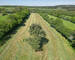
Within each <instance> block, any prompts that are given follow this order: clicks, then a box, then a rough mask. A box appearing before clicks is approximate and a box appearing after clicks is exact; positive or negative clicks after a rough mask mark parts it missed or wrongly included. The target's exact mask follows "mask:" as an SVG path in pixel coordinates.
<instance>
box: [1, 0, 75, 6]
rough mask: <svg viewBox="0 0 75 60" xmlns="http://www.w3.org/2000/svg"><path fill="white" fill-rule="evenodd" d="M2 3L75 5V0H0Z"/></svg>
mask: <svg viewBox="0 0 75 60" xmlns="http://www.w3.org/2000/svg"><path fill="white" fill-rule="evenodd" d="M0 5H24V6H55V5H75V0H0Z"/></svg>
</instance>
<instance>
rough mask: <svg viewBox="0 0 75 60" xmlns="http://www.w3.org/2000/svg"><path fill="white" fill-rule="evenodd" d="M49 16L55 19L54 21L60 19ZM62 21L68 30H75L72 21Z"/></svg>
mask: <svg viewBox="0 0 75 60" xmlns="http://www.w3.org/2000/svg"><path fill="white" fill-rule="evenodd" d="M48 16H49V17H50V18H54V19H56V18H58V17H55V16H52V15H48ZM60 19H61V18H60ZM61 20H62V21H63V24H64V26H65V27H67V28H69V29H71V30H75V24H74V23H72V22H70V21H67V20H63V19H61Z"/></svg>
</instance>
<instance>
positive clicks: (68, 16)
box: [49, 9, 75, 23]
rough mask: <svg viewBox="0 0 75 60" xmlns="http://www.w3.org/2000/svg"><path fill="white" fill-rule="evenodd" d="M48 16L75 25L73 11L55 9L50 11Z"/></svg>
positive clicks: (74, 13)
mask: <svg viewBox="0 0 75 60" xmlns="http://www.w3.org/2000/svg"><path fill="white" fill-rule="evenodd" d="M49 14H50V15H53V16H56V17H59V18H62V19H64V20H68V21H71V22H73V23H75V11H67V10H64V9H56V10H51V11H50V12H49Z"/></svg>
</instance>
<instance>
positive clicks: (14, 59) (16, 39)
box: [0, 13, 75, 60]
mask: <svg viewBox="0 0 75 60" xmlns="http://www.w3.org/2000/svg"><path fill="white" fill-rule="evenodd" d="M33 23H35V24H39V25H41V26H42V28H43V30H44V31H45V32H46V34H47V38H48V39H49V42H48V44H47V45H45V46H44V47H43V48H44V51H43V52H37V53H35V52H34V50H33V49H32V48H31V46H30V45H28V44H27V43H26V42H24V41H23V39H24V38H27V37H29V33H28V29H29V27H30V25H31V24H33ZM4 46H6V47H5V48H4V49H3V52H2V53H1V54H0V60H75V58H74V57H75V55H74V52H73V50H72V48H71V47H70V46H69V45H68V42H67V40H66V39H65V38H64V37H62V36H61V35H60V34H59V33H58V32H56V30H54V29H53V28H51V27H50V26H49V25H48V23H47V22H46V21H44V20H43V18H42V17H41V16H40V15H39V14H37V13H32V14H31V15H30V17H29V19H28V20H27V22H26V23H25V26H22V27H21V28H20V29H19V30H18V31H17V33H16V34H15V35H14V36H13V37H12V38H11V39H10V40H9V41H8V42H7V43H6V44H5V45H4ZM4 46H3V47H4Z"/></svg>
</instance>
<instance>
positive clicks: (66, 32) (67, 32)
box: [40, 13, 75, 46]
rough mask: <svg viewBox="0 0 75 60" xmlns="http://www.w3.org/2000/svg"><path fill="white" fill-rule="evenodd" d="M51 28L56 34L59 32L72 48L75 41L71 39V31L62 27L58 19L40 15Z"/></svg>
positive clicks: (61, 22)
mask: <svg viewBox="0 0 75 60" xmlns="http://www.w3.org/2000/svg"><path fill="white" fill-rule="evenodd" d="M40 15H41V16H42V17H43V18H44V19H45V20H46V21H47V22H48V23H49V24H50V25H51V26H52V27H54V28H55V29H56V30H57V31H58V32H60V33H61V34H62V35H63V36H65V37H66V38H67V39H68V40H70V42H71V43H72V46H75V41H74V40H73V38H70V37H71V36H72V37H73V35H72V33H73V30H71V29H69V28H67V27H65V26H64V24H63V21H62V20H61V19H60V18H54V17H49V16H48V14H43V13H42V14H40Z"/></svg>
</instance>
